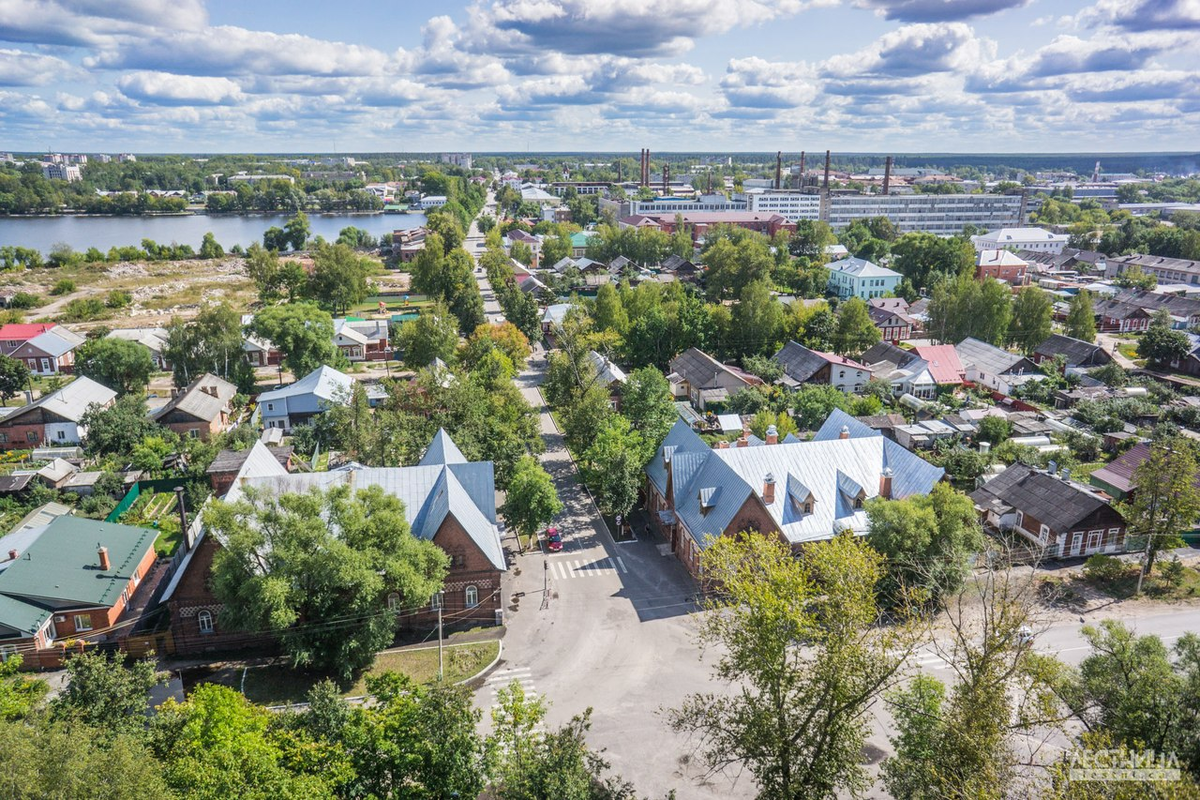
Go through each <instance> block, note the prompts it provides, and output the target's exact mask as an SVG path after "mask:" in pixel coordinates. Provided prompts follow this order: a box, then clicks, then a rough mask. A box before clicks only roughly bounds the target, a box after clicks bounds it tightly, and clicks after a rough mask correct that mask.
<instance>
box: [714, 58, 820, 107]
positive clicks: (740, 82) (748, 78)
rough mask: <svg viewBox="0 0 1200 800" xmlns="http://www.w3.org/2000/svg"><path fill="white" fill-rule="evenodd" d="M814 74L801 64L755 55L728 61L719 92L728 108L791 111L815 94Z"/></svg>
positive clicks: (811, 69) (811, 68)
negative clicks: (790, 109)
mask: <svg viewBox="0 0 1200 800" xmlns="http://www.w3.org/2000/svg"><path fill="white" fill-rule="evenodd" d="M818 90H819V87H818V84H817V81H816V71H815V70H814V69H813V67H812V66H811V65H809V64H805V63H803V62H780V61H767V60H765V59H762V58H758V57H757V56H752V57H750V58H740V59H738V58H735V59H732V60H730V62H729V66H728V67H727V68H726V70H725V77H724V78H722V79H721V92H722V94H723V95H724V97H725V100H726V102H727V103H728V105H729V107H730V108H738V109H757V110H760V111H765V110H768V109H783V108H795V107H796V106H800V105H804V104H807V103H811V102H812V101H813V100H814V99H815V98H816V97H817V94H818Z"/></svg>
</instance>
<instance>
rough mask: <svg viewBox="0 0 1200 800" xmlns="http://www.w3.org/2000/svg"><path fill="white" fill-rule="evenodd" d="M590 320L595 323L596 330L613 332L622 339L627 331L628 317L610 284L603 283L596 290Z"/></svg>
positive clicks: (614, 288)
mask: <svg viewBox="0 0 1200 800" xmlns="http://www.w3.org/2000/svg"><path fill="white" fill-rule="evenodd" d="M592 319H594V320H595V322H596V330H600V331H615V332H616V333H617V335H619V336H622V337H624V336H625V333H626V332H627V331H628V330H629V315H628V314H626V313H625V306H624V304H623V303H622V302H621V296H620V295H619V294H618V293H617V289H616V287H615V286H613V285H612V284H611V283H605V284H602V285H601V286H600V288H599V289H597V290H596V303H595V306H594V307H593V309H592Z"/></svg>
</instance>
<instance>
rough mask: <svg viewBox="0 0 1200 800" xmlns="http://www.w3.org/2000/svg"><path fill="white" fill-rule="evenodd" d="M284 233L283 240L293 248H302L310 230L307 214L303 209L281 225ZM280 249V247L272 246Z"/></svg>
mask: <svg viewBox="0 0 1200 800" xmlns="http://www.w3.org/2000/svg"><path fill="white" fill-rule="evenodd" d="M283 232H284V234H285V236H284V239H283V241H286V242H287V244H288V245H290V246H291V249H293V250H303V249H304V244H305V242H307V241H308V235H309V233H310V232H311V231H310V229H309V226H308V215H307V214H305V213H304V212H303V211H298V212H297V213H296V216H294V217H292V218H291V219H289V220H288V221H287V224H286V225H284V226H283ZM272 249H282V248H272Z"/></svg>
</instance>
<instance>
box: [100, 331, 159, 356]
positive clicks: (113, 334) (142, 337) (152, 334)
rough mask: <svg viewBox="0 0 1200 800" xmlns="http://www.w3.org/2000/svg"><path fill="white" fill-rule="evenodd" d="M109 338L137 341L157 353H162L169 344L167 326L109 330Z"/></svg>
mask: <svg viewBox="0 0 1200 800" xmlns="http://www.w3.org/2000/svg"><path fill="white" fill-rule="evenodd" d="M108 338H109V339H124V340H125V341H127V342H136V343H138V344H140V345H142V346H143V347H145V348H147V349H149V350H150V351H152V352H155V353H161V352H162V349H163V348H164V347H166V345H167V329H166V328H117V329H116V330H111V331H109V332H108Z"/></svg>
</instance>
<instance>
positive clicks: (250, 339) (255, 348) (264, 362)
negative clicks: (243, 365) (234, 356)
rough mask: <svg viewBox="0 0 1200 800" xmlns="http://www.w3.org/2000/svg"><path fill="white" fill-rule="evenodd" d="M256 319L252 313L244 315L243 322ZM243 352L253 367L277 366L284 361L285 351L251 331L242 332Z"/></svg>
mask: <svg viewBox="0 0 1200 800" xmlns="http://www.w3.org/2000/svg"><path fill="white" fill-rule="evenodd" d="M253 321H254V318H253V317H251V316H250V315H246V316H243V317H242V324H243V325H248V324H250V323H251V322H253ZM242 352H244V353H245V354H246V360H247V361H249V362H250V366H252V367H277V366H279V364H280V362H282V361H283V351H281V350H280V349H279V348H278V347H276V346H275V345H274V344H272V343H271V342H269V341H267V340H266V339H264V338H262V337H261V336H256V335H254V334H251V333H244V334H242Z"/></svg>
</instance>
